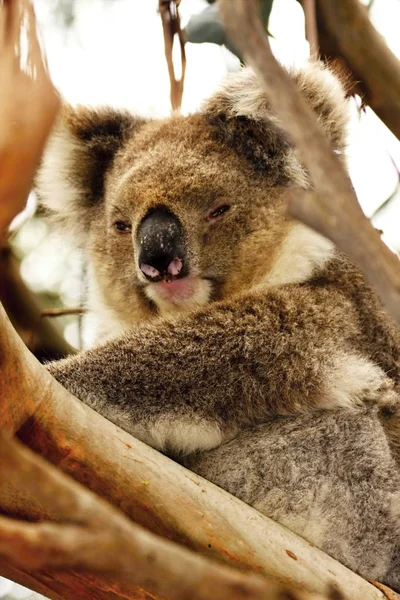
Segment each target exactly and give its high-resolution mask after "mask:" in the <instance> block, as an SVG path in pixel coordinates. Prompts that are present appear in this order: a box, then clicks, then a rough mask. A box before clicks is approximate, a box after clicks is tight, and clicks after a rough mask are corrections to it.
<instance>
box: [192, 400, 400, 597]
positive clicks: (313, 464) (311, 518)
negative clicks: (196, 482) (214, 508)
mask: <svg viewBox="0 0 400 600" xmlns="http://www.w3.org/2000/svg"><path fill="white" fill-rule="evenodd" d="M185 465H186V466H188V467H189V468H190V469H192V470H193V471H195V472H197V473H198V474H200V475H202V476H203V477H205V478H207V479H208V480H210V481H212V482H213V483H215V484H217V485H219V486H220V487H222V488H224V489H226V490H227V491H229V492H230V493H232V494H233V495H235V496H237V497H239V498H240V499H241V500H243V501H244V502H246V503H248V504H250V505H252V506H254V507H255V508H257V509H258V510H260V511H261V512H262V513H264V514H265V515H267V516H269V517H271V518H273V519H274V520H276V521H278V522H280V523H282V524H283V525H286V526H287V527H288V528H289V529H291V530H292V531H294V532H296V533H298V534H299V535H301V536H303V537H305V538H306V539H307V540H308V541H310V542H311V543H314V544H315V545H317V546H318V547H319V548H321V549H322V550H324V551H325V552H327V553H328V554H330V555H331V556H334V557H335V558H336V559H337V560H339V561H340V562H342V563H343V564H345V565H346V566H347V567H349V568H350V569H352V570H354V571H356V572H357V573H359V574H360V575H362V576H365V577H367V578H369V579H377V580H379V581H383V582H384V583H386V584H387V585H389V586H391V587H392V588H395V589H399V590H400V553H399V550H400V519H399V517H400V471H399V467H398V466H397V465H396V463H395V460H394V458H393V456H392V454H391V451H390V448H389V445H388V441H387V437H386V435H385V432H384V430H383V428H382V426H381V425H380V422H379V419H378V417H377V416H376V414H375V413H374V411H373V410H372V409H371V410H370V411H368V410H362V411H356V412H349V411H341V410H340V411H332V412H326V411H323V412H320V413H314V414H306V415H302V416H296V417H281V418H277V419H273V420H271V421H269V422H267V423H265V424H262V425H259V426H256V427H253V428H249V429H247V430H245V431H243V432H242V433H241V434H240V435H239V436H237V437H236V438H235V439H233V440H232V441H230V442H228V443H226V444H223V445H222V446H219V447H218V448H215V449H214V450H211V451H209V452H205V453H202V454H200V455H193V456H191V457H189V458H188V459H186V461H185Z"/></svg>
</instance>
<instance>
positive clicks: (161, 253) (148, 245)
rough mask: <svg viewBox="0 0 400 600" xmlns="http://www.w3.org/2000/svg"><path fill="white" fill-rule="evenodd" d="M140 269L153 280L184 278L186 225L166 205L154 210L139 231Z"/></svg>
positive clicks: (149, 213) (147, 216)
mask: <svg viewBox="0 0 400 600" xmlns="http://www.w3.org/2000/svg"><path fill="white" fill-rule="evenodd" d="M138 243H139V248H140V251H139V268H140V270H141V271H142V273H143V275H145V277H146V278H147V279H148V280H149V281H161V280H162V279H167V280H172V279H177V278H179V277H184V275H185V274H186V267H185V247H184V240H183V230H182V225H181V223H180V221H179V219H178V217H177V216H176V215H174V214H173V213H172V212H171V211H170V210H168V208H167V207H165V206H157V207H156V208H153V209H151V210H150V211H149V212H148V213H147V214H146V215H145V217H144V218H143V220H142V222H141V224H140V226H139V231H138Z"/></svg>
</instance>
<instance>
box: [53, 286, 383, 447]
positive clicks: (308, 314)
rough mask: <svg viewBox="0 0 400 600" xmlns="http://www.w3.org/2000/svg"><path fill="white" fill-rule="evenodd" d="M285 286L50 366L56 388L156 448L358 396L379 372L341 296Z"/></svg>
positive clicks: (368, 390) (204, 442)
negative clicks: (362, 348) (360, 350)
mask: <svg viewBox="0 0 400 600" xmlns="http://www.w3.org/2000/svg"><path fill="white" fill-rule="evenodd" d="M329 294H330V292H329V290H327V289H324V288H323V287H321V288H318V287H316V288H315V289H314V288H313V287H312V286H311V285H310V286H288V287H287V288H281V289H279V290H276V291H271V292H269V293H267V294H265V295H253V296H252V295H248V296H243V297H241V298H238V299H237V300H235V301H230V302H220V303H214V304H210V305H208V306H206V307H205V308H203V309H201V310H199V311H198V312H195V313H192V314H190V315H188V316H185V317H182V318H180V319H179V320H178V321H176V322H172V321H159V322H157V323H154V324H149V325H143V326H141V327H139V328H138V329H135V330H133V331H131V332H129V333H127V334H126V335H124V336H122V337H120V338H117V339H115V340H112V341H109V342H107V343H105V344H104V345H102V346H99V347H97V348H95V349H92V350H88V351H85V352H82V353H80V354H78V355H76V356H72V357H70V358H67V359H64V360H62V361H59V362H55V363H51V364H50V365H49V366H48V368H49V370H50V372H51V373H52V374H53V375H54V376H55V378H56V379H58V380H59V381H60V382H61V383H62V384H63V385H64V386H65V387H66V388H67V389H69V390H70V391H71V392H72V393H73V394H74V395H76V396H77V397H78V398H80V399H81V400H82V401H84V402H85V403H87V404H88V405H90V406H92V407H93V408H94V409H95V410H97V411H98V412H99V413H101V414H103V415H104V416H105V417H107V418H108V419H109V420H111V421H113V422H114V423H116V424H117V425H119V426H121V427H122V428H123V429H125V430H127V431H129V432H130V433H132V434H133V435H135V436H136V437H138V438H140V439H142V440H143V441H146V442H147V443H149V444H151V445H153V446H154V447H157V448H159V449H162V450H167V451H171V452H176V451H179V452H181V453H190V452H192V451H194V450H200V449H202V450H203V449H207V448H212V447H215V446H217V445H219V444H220V443H221V441H223V440H226V439H229V438H231V437H233V436H234V435H235V434H236V433H237V431H238V430H239V429H242V428H243V427H244V426H247V425H250V424H253V423H257V422H260V421H263V420H264V419H265V418H266V417H268V416H270V415H277V414H281V415H284V414H294V413H299V412H304V411H306V410H309V409H313V408H318V407H328V408H329V407H332V408H334V407H336V406H344V405H350V404H351V403H356V402H360V401H362V400H363V399H365V398H364V397H366V396H368V395H373V394H374V393H377V392H378V389H379V387H380V386H381V385H382V382H383V380H384V379H386V377H385V376H384V375H383V372H382V371H381V370H380V369H379V367H376V366H374V365H373V364H372V363H370V362H369V361H367V360H366V359H363V358H361V357H360V356H359V355H358V354H357V353H356V352H354V350H353V349H352V348H353V346H352V343H353V341H354V340H355V339H357V335H358V331H357V325H356V324H357V318H356V316H355V314H354V308H353V306H352V304H351V302H350V300H348V299H346V297H345V296H340V297H339V295H337V297H336V299H335V302H332V300H329V298H330V296H329Z"/></svg>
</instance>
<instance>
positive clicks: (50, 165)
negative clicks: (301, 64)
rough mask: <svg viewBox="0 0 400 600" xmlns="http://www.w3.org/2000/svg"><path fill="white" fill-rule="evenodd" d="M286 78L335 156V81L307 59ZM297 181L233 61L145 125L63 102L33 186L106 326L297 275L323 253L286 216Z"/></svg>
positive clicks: (295, 165) (249, 76)
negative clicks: (203, 88) (77, 257)
mask: <svg viewBox="0 0 400 600" xmlns="http://www.w3.org/2000/svg"><path fill="white" fill-rule="evenodd" d="M291 76H292V78H293V79H294V80H295V81H296V83H297V85H298V87H299V88H300V90H301V92H302V93H303V95H304V96H305V98H306V99H307V101H308V102H309V104H310V105H311V106H312V108H313V109H314V111H315V112H316V114H317V116H318V119H319V122H320V124H321V126H322V127H323V129H324V130H325V132H326V134H327V135H328V137H329V138H330V140H331V143H332V145H333V146H334V148H335V149H336V150H337V151H339V152H341V151H342V150H343V147H344V143H345V128H346V122H347V110H346V101H345V99H344V92H343V89H342V87H341V85H340V84H339V82H338V81H337V79H336V78H335V77H334V76H333V75H332V74H331V73H330V72H329V71H327V70H326V69H325V68H324V67H322V66H321V65H319V64H314V65H310V66H309V67H307V68H306V69H305V70H302V71H299V72H297V73H292V74H291ZM307 185H309V182H308V178H307V175H306V173H305V171H304V169H303V168H302V166H301V165H300V163H299V160H298V158H297V156H296V152H295V151H294V149H293V147H292V146H291V144H290V142H289V140H288V138H287V136H286V134H285V133H284V131H283V129H282V128H281V126H280V123H279V121H278V120H277V118H276V117H275V116H274V114H273V113H272V111H271V109H270V107H269V106H268V102H267V100H266V98H265V95H264V94H263V92H262V89H261V87H260V85H259V84H258V82H257V79H256V77H255V76H254V74H253V73H252V72H251V71H250V70H248V69H244V70H243V71H241V72H240V73H238V74H235V75H233V76H231V77H230V78H229V79H228V80H227V82H226V84H225V85H224V87H223V88H222V89H221V90H220V91H219V92H218V93H216V94H215V95H214V96H213V97H212V98H211V99H210V100H208V101H207V102H206V104H205V105H204V106H203V108H202V109H201V111H199V112H198V113H196V114H194V115H191V116H187V117H180V116H173V117H171V118H169V119H166V120H155V121H151V120H150V121H149V120H144V119H140V118H136V117H134V116H132V115H131V114H129V113H127V112H121V111H114V110H111V109H102V110H95V109H89V108H78V109H72V108H70V107H67V108H65V109H64V112H63V114H62V116H61V119H60V122H59V123H58V125H57V127H56V129H55V131H54V133H53V135H52V137H51V139H50V142H49V144H48V147H47V150H46V153H45V157H44V160H43V163H42V166H41V168H40V170H39V173H38V176H37V182H36V190H37V193H38V195H39V198H40V201H41V203H42V205H44V207H45V208H46V209H47V210H48V212H49V213H50V214H51V215H53V216H54V217H56V218H57V221H58V222H59V224H60V225H62V226H63V227H64V228H65V229H66V231H68V232H69V233H70V234H71V235H72V236H73V238H74V240H75V241H76V242H77V244H79V245H80V246H81V247H82V248H83V250H84V252H85V253H86V255H87V259H88V264H89V274H90V279H91V283H90V295H91V300H90V301H91V304H92V307H94V308H95V309H97V310H102V311H103V314H104V319H105V320H108V321H110V316H112V318H113V320H114V323H113V325H112V326H110V327H108V326H107V327H108V328H109V329H111V331H110V333H112V332H115V331H116V329H115V324H116V323H119V324H120V328H121V327H122V328H126V327H127V326H129V325H131V324H133V323H136V322H138V321H141V320H144V319H149V318H152V317H154V316H157V315H165V314H179V313H184V312H186V311H188V310H192V309H193V308H196V307H198V306H201V305H203V304H205V303H208V302H212V301H215V300H219V299H224V298H227V297H230V296H232V295H234V294H237V293H240V292H243V291H246V290H249V289H254V288H262V287H263V286H269V285H279V284H283V283H291V282H294V281H301V280H304V279H307V278H308V277H309V276H310V275H311V274H312V272H313V271H314V270H315V269H316V268H318V267H320V266H321V265H322V264H323V263H324V262H325V261H326V260H328V259H329V258H330V255H331V252H332V249H331V245H330V244H329V243H328V242H327V241H326V240H324V239H323V238H321V237H320V236H318V235H316V234H313V233H312V232H311V231H310V230H308V229H306V228H305V227H303V226H300V225H295V224H294V223H293V222H292V221H290V220H289V219H288V218H287V217H286V216H285V213H284V210H283V206H284V200H285V194H286V193H287V190H288V189H289V188H291V187H304V186H307ZM107 327H106V328H105V329H107ZM120 328H119V329H120Z"/></svg>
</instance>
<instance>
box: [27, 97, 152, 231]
mask: <svg viewBox="0 0 400 600" xmlns="http://www.w3.org/2000/svg"><path fill="white" fill-rule="evenodd" d="M140 125H141V121H140V119H137V118H136V117H134V116H133V115H131V114H130V113H129V112H128V111H118V110H113V109H110V108H101V109H93V108H87V107H83V106H81V107H78V108H72V107H71V106H65V107H64V108H63V110H62V111H61V115H60V117H59V119H58V121H57V123H56V125H55V127H54V129H53V131H52V133H51V135H50V138H49V141H48V144H47V146H46V149H45V152H44V156H43V159H42V162H41V164H40V166H39V169H38V172H37V175H36V179H35V184H34V189H35V191H36V193H37V195H38V198H39V203H40V205H41V206H43V207H44V208H45V209H46V211H47V213H49V216H50V217H52V218H53V220H56V222H58V224H59V225H61V227H64V228H67V229H72V230H73V231H74V233H75V234H79V233H80V232H84V231H87V225H88V220H89V219H90V216H91V213H92V209H93V208H94V207H95V206H97V205H98V204H99V203H100V202H101V200H102V199H103V193H104V181H105V176H106V173H107V171H108V170H109V168H110V166H111V164H112V161H113V159H114V157H115V154H116V153H117V152H118V151H119V150H120V149H121V148H122V147H123V146H124V144H125V143H126V141H127V140H128V139H129V138H130V137H131V136H132V135H133V134H134V132H135V131H136V130H137V129H138V128H139V127H140Z"/></svg>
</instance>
